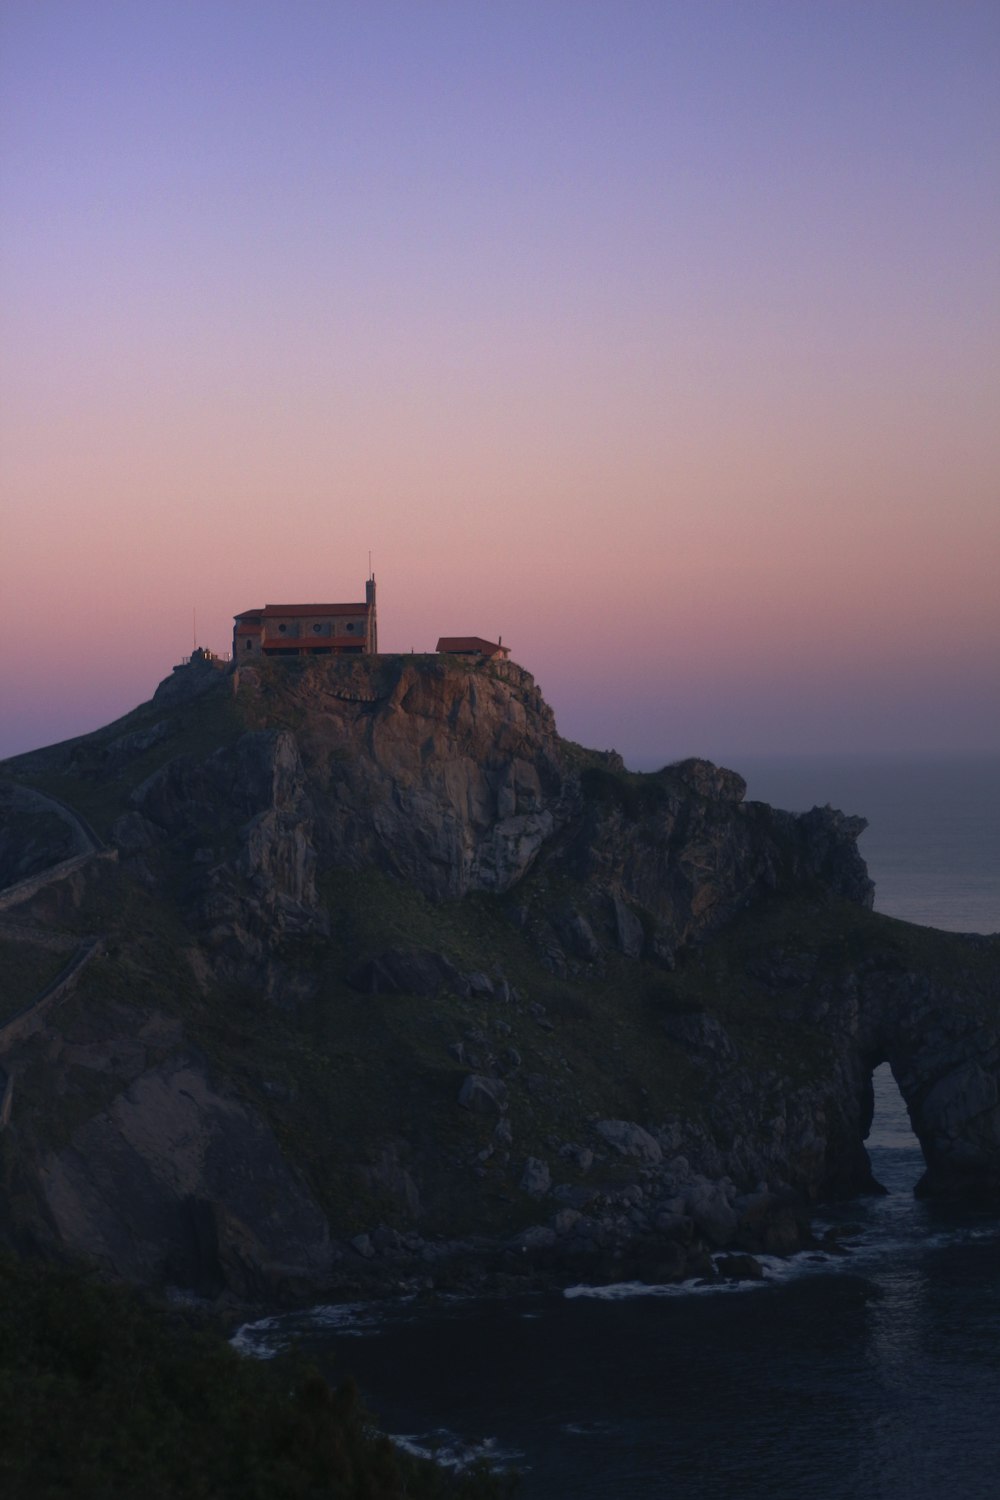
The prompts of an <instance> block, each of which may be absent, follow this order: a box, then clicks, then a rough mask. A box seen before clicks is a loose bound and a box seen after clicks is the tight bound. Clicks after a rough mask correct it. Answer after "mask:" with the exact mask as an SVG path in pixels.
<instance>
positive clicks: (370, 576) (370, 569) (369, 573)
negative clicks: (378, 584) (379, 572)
mask: <svg viewBox="0 0 1000 1500" xmlns="http://www.w3.org/2000/svg"><path fill="white" fill-rule="evenodd" d="M374 576H375V575H374V574H373V573H372V549H371V548H370V547H369V548H368V577H369V578H373V577H374Z"/></svg>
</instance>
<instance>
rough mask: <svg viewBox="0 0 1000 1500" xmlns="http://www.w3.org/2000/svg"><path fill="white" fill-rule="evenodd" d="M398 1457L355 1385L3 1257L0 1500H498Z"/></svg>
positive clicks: (492, 1485) (495, 1490) (505, 1490)
mask: <svg viewBox="0 0 1000 1500" xmlns="http://www.w3.org/2000/svg"><path fill="white" fill-rule="evenodd" d="M510 1492H511V1482H510V1481H506V1480H503V1479H500V1478H497V1477H496V1476H493V1475H491V1474H489V1473H488V1472H487V1471H486V1470H485V1469H480V1470H476V1471H467V1472H465V1473H464V1474H459V1475H456V1474H454V1473H451V1472H448V1471H445V1470H442V1469H440V1468H438V1467H437V1466H435V1465H434V1464H431V1463H428V1462H425V1461H421V1460H417V1459H412V1458H410V1457H408V1456H406V1455H405V1454H402V1453H400V1452H399V1451H398V1450H397V1449H396V1448H394V1447H393V1445H392V1444H391V1443H390V1442H389V1440H388V1439H387V1438H385V1437H383V1436H381V1435H380V1434H378V1433H377V1432H376V1431H375V1430H374V1428H373V1427H372V1424H371V1418H370V1417H369V1416H368V1414H367V1413H366V1412H365V1411H364V1409H363V1407H362V1405H361V1402H360V1400H359V1397H358V1392H357V1389H356V1387H355V1386H354V1384H353V1382H352V1381H349V1380H348V1381H345V1382H344V1383H343V1384H342V1385H341V1386H339V1387H338V1388H336V1389H333V1388H331V1387H330V1386H329V1385H328V1384H327V1382H326V1381H325V1380H324V1379H323V1378H322V1376H321V1375H319V1374H318V1373H317V1372H316V1371H315V1370H313V1369H309V1368H307V1367H304V1366H302V1365H301V1364H298V1363H295V1362H292V1361H288V1360H279V1361H273V1362H271V1363H267V1364H260V1363H256V1362H254V1361H252V1360H248V1359H245V1358H243V1357H241V1356H240V1355H238V1354H236V1353H235V1352H234V1350H233V1349H231V1348H230V1346H229V1345H228V1343H227V1342H226V1341H225V1339H224V1338H222V1337H221V1336H220V1335H219V1334H216V1333H211V1332H206V1331H205V1330H204V1329H199V1328H197V1327H194V1326H191V1325H190V1324H186V1323H184V1322H183V1321H180V1320H178V1319H176V1318H171V1317H169V1316H168V1315H167V1314H165V1313H164V1312H162V1311H159V1310H156V1309H154V1308H152V1307H150V1306H148V1305H146V1304H145V1303H144V1302H143V1301H142V1300H141V1299H140V1298H139V1297H138V1296H136V1295H135V1294H134V1293H132V1292H129V1291H126V1290H124V1289H122V1288H118V1287H108V1286H104V1285H101V1284H99V1283H97V1282H96V1281H94V1280H92V1279H89V1278H86V1277H83V1276H80V1275H78V1274H75V1273H72V1272H68V1271H62V1270H53V1269H51V1268H46V1267H40V1266H35V1265H25V1264H21V1263H18V1262H16V1261H14V1260H12V1259H10V1258H6V1257H5V1258H0V1495H3V1496H4V1500H49V1497H56V1496H66V1497H70V1496H72V1497H73V1500H119V1497H120V1500H134V1497H136V1496H141V1497H142V1500H167V1497H179V1496H183V1497H185V1500H209V1497H219V1500H224V1497H232V1500H237V1497H239V1500H403V1497H407V1500H497V1497H500V1496H502V1495H509V1494H510Z"/></svg>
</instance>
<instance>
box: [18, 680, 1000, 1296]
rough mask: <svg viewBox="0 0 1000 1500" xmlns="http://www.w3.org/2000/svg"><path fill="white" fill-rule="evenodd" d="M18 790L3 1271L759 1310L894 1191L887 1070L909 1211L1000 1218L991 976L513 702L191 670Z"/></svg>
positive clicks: (811, 858) (866, 892) (944, 938)
mask: <svg viewBox="0 0 1000 1500" xmlns="http://www.w3.org/2000/svg"><path fill="white" fill-rule="evenodd" d="M0 773H2V777H3V779H2V781H0V812H2V814H3V821H2V830H0V956H2V961H3V971H4V975H5V982H4V989H3V994H2V996H0V1098H2V1105H0V1123H2V1130H0V1151H2V1160H3V1171H4V1191H3V1195H2V1199H0V1238H2V1240H3V1241H4V1242H6V1244H7V1245H8V1246H10V1247H12V1248H14V1249H16V1250H18V1251H21V1252H28V1253H31V1254H34V1255H43V1256H47V1257H66V1256H71V1257H75V1258H83V1259H84V1260H86V1261H89V1262H91V1263H93V1264H95V1265H96V1266H98V1267H99V1268H101V1269H102V1270H104V1271H106V1272H108V1273H111V1274H112V1275H114V1276H116V1277H119V1278H123V1279H125V1280H130V1281H133V1282H135V1283H139V1284H141V1285H145V1286H150V1287H156V1288H164V1287H172V1288H178V1289H181V1290H182V1291H185V1292H188V1293H195V1294H197V1295H199V1296H202V1297H208V1298H219V1297H225V1298H230V1299H235V1300H238V1301H240V1302H244V1303H245V1302H264V1301H269V1302H273V1301H278V1300H293V1299H305V1298H308V1297H313V1296H316V1295H319V1294H323V1295H336V1294H337V1293H340V1292H342V1293H347V1292H350V1293H352V1294H356V1293H357V1292H358V1291H359V1290H360V1291H362V1292H364V1291H369V1292H372V1293H376V1292H380V1291H384V1290H386V1289H389V1288H395V1287H400V1286H407V1287H410V1286H438V1287H447V1286H475V1285H484V1284H487V1283H488V1284H493V1285H507V1284H512V1285H514V1284H523V1282H524V1280H525V1279H526V1278H529V1279H530V1278H532V1277H537V1276H544V1277H561V1278H564V1279H566V1280H569V1279H574V1280H579V1279H581V1278H584V1277H595V1276H600V1275H607V1274H613V1275H618V1276H620V1275H622V1274H646V1275H655V1276H657V1277H660V1278H664V1277H668V1278H669V1277H683V1276H689V1275H693V1274H709V1275H714V1274H718V1271H719V1265H720V1261H719V1255H718V1252H720V1251H723V1252H729V1254H730V1264H731V1268H732V1269H733V1271H734V1272H739V1271H741V1270H742V1271H743V1272H744V1273H745V1274H753V1261H752V1256H753V1255H754V1254H755V1253H759V1252H764V1251H770V1252H778V1253H782V1252H789V1251H792V1250H795V1249H796V1248H799V1247H800V1246H801V1245H802V1244H804V1243H808V1238H809V1227H808V1216H809V1211H810V1209H811V1207H812V1206H813V1205H814V1204H816V1203H818V1202H820V1201H822V1200H824V1199H830V1198H837V1197H839V1198H843V1197H847V1196H851V1195H854V1194H858V1193H864V1192H872V1191H878V1185H877V1184H876V1183H875V1182H874V1180H873V1178H872V1174H871V1168H870V1164H869V1161H868V1157H867V1154H866V1152H865V1148H864V1140H865V1137H866V1134H867V1132H868V1129H869V1126H870V1123H871V1116H872V1089H871V1075H872V1070H873V1068H874V1067H875V1066H876V1065H877V1064H879V1063H881V1062H883V1061H886V1060H887V1061H888V1062H889V1063H890V1064H891V1066H892V1070H893V1073H894V1075H895V1077H896V1079H897V1081H898V1083H899V1086H900V1089H901V1091H902V1093H903V1096H904V1098H905V1100H906V1103H907V1105H908V1108H909V1111H910V1116H911V1120H912V1122H913V1126H914V1130H915V1132H916V1134H917V1136H918V1138H919V1140H920V1144H921V1147H922V1149H923V1153H924V1157H925V1161H926V1172H925V1174H924V1178H923V1180H922V1183H921V1186H920V1191H922V1192H925V1193H927V1194H936V1195H956V1196H967V1197H972V1198H975V1199H980V1200H981V1199H984V1198H985V1199H993V1200H995V1199H996V1198H997V1197H998V1196H1000V1089H998V1078H1000V938H997V937H993V938H986V937H980V936H975V935H969V936H962V935H955V934H946V933H942V932H937V931H934V930H932V929H924V928H918V927H914V926H911V925H909V924H907V923H903V922H899V921H895V920H892V919H889V918H887V917H882V916H879V915H877V914H875V913H874V912H873V911H872V909H871V907H872V885H871V882H870V880H869V879H868V875H867V871H866V869H865V865H864V862H863V860H862V858H861V856H860V854H859V852H858V849H857V845H856V840H857V837H858V835H859V834H860V833H861V831H862V830H863V828H864V826H865V824H864V821H863V819H861V818H858V817H851V816H845V815H844V814H842V813H840V812H836V811H834V810H832V809H831V808H829V807H827V808H814V809H813V810H812V811H811V812H807V813H804V814H800V815H794V814H792V813H788V812H782V811H778V810H776V809H773V808H771V807H768V806H765V805H763V804H760V803H754V802H747V801H746V800H745V796H744V794H745V784H744V782H743V781H742V779H741V778H740V777H739V776H738V775H736V774H735V773H734V772H732V771H728V770H721V769H719V768H717V767H715V766H713V765H711V764H709V763H708V762H705V761H701V760H688V761H683V762H680V763H678V764H675V765H670V766H666V767H664V769H663V770H661V771H659V772H657V773H655V774H651V775H639V774H635V773H631V772H628V771H627V770H626V769H625V768H624V766H623V765H622V762H621V760H620V759H619V758H618V757H617V756H616V755H615V754H614V753H613V752H596V751H590V750H585V749H583V748H581V747H580V746H578V745H575V744H572V743H570V742H568V741H566V740H563V739H562V738H561V737H560V736H559V734H558V732H557V729H556V725H555V722H554V719H553V715H552V712H551V710H550V709H549V707H548V706H547V705H546V703H545V701H544V699H543V698H542V696H541V694H540V692H539V690H538V688H537V686H536V685H535V683H534V681H533V679H532V678H531V676H530V675H529V674H528V673H527V672H525V671H523V670H522V669H521V668H520V667H517V666H515V665H514V664H513V663H511V662H506V661H502V660H498V661H480V662H469V661H464V660H461V659H457V658H443V657H438V656H427V657H422V656H388V655H383V656H359V657H350V658H349V657H344V658H337V657H327V658H313V659H310V658H306V657H301V658H293V659H289V660H265V659H259V660H255V661H254V662H253V663H252V665H249V666H244V667H241V668H240V670H233V669H229V668H228V667H226V668H225V669H223V668H222V667H221V664H219V663H216V662H213V661H194V662H192V663H191V664H190V665H186V666H184V667H181V668H178V669H175V671H174V673H173V674H172V676H171V677H169V678H168V679H167V680H166V681H165V682H164V683H162V684H161V685H160V687H159V688H158V689H157V691H156V693H155V695H154V697H153V698H152V700H151V701H150V702H149V703H146V704H144V705H142V706H141V707H139V708H137V709H136V710H135V711H134V712H132V713H131V714H128V715H127V716H126V717H125V718H124V719H122V720H120V721H118V722H117V723H115V724H112V725H109V726H108V727H107V728H105V729H103V730H100V731H98V732H96V733H94V734H91V735H87V736H84V737H82V738H80V739H76V740H72V741H68V742H66V743H65V744H61V745H56V746H53V747H51V748H49V749H46V750H42V751H37V752H34V753H31V754H28V755H23V756H20V757H18V758H17V759H15V760H11V761H8V762H6V763H5V764H4V765H3V766H2V767H0ZM713 1255H714V1256H715V1259H714V1261H713V1258H712V1257H713ZM721 1265H722V1268H723V1270H725V1268H726V1265H727V1262H726V1261H725V1260H723V1261H722V1262H721Z"/></svg>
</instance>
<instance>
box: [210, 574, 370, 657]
mask: <svg viewBox="0 0 1000 1500" xmlns="http://www.w3.org/2000/svg"><path fill="white" fill-rule="evenodd" d="M377 651H378V620H377V616H376V613H375V578H374V576H372V577H371V578H369V579H368V580H367V581H366V583H365V598H364V603H357V604H265V605H264V607H263V609H247V610H244V611H243V613H242V614H239V615H237V616H236V618H235V623H234V627H233V661H234V662H237V663H239V662H241V661H253V659H254V658H255V657H258V656H345V655H354V656H359V655H362V654H365V655H373V654H374V653H375V652H377Z"/></svg>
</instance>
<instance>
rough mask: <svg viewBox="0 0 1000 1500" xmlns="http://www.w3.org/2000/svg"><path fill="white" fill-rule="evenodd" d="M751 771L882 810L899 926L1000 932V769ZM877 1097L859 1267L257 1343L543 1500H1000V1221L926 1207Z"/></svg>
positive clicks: (402, 1315)
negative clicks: (872, 1183)
mask: <svg viewBox="0 0 1000 1500" xmlns="http://www.w3.org/2000/svg"><path fill="white" fill-rule="evenodd" d="M738 769H739V770H741V771H742V772H743V774H744V775H746V776H747V778H748V783H749V790H748V795H749V796H750V797H753V798H756V799H758V800H761V801H768V802H772V803H775V804H776V805H778V806H784V807H789V808H792V809H793V810H801V809H804V808H807V807H810V806H812V805H813V804H814V803H826V802H830V803H832V804H833V805H834V806H839V807H841V808H842V809H843V810H844V811H846V812H861V813H863V814H864V815H865V816H866V817H868V819H869V822H870V827H869V829H868V830H867V831H866V832H865V834H864V835H863V836H862V842H861V849H862V852H863V854H864V855H865V857H866V859H867V860H868V862H869V868H870V870H871V873H872V876H873V878H874V879H875V881H876V908H877V909H878V910H880V911H884V912H886V913H888V914H889V915H891V916H895V917H899V918H902V919H903V920H906V921H912V922H919V923H923V924H927V925H932V926H937V927H942V928H947V929H949V930H951V931H979V932H993V931H996V930H997V929H998V928H1000V757H980V758H973V757H966V758H963V759H951V760H945V759H940V760H936V761H930V760H922V761H918V760H915V759H914V760H912V761H903V760H896V761H891V760H889V759H888V758H882V759H878V760H862V759H860V758H859V759H853V760H844V759H840V760H834V759H832V758H831V759H824V758H819V757H817V758H813V759H810V760H808V761H806V760H804V759H803V760H791V759H788V760H782V761H778V760H767V761H764V760H759V761H750V762H747V763H744V764H741V765H739V767H738ZM875 1088H876V1113H875V1120H874V1123H873V1128H872V1134H871V1136H870V1137H869V1141H868V1148H869V1152H870V1154H871V1157H872V1163H873V1167H874V1171H875V1176H876V1177H877V1178H878V1180H879V1181H880V1182H881V1183H882V1184H883V1185H884V1186H885V1187H886V1188H888V1189H889V1192H888V1194H887V1196H886V1197H884V1198H876V1199H863V1200H854V1201H851V1202H847V1203H841V1204H835V1205H830V1206H829V1207H828V1208H827V1209H826V1210H825V1218H826V1221H828V1222H830V1223H837V1224H839V1225H840V1226H841V1227H842V1228H844V1227H850V1234H849V1236H848V1243H849V1244H850V1245H851V1247H852V1248H851V1250H850V1253H849V1254H847V1255H844V1256H838V1257H833V1256H829V1255H819V1254H811V1253H806V1254H803V1255H799V1256H795V1257H793V1258H791V1259H790V1260H787V1261H781V1260H778V1259H768V1260H767V1261H766V1276H765V1280H764V1282H763V1283H751V1284H742V1285H737V1286H735V1287H734V1286H729V1285H726V1286H723V1287H703V1288H699V1287H695V1286H683V1287H676V1286H650V1285H643V1284H637V1283H626V1284H620V1285H617V1286H586V1285H584V1286H579V1287H575V1288H569V1289H567V1291H566V1292H564V1293H562V1294H556V1293H552V1294H546V1295H543V1296H536V1297H531V1298H523V1299H519V1300H514V1301H507V1302H500V1301H482V1302H476V1301H463V1300H455V1301H452V1302H445V1303H443V1304H441V1303H438V1304H436V1305H435V1306H434V1307H433V1308H426V1307H418V1306H417V1305H416V1304H415V1303H413V1302H406V1301H400V1302H398V1303H389V1304H381V1305H378V1306H369V1307H361V1306H358V1307H346V1308H345V1307H337V1308H317V1309H314V1310H312V1311H311V1312H309V1313H304V1314H302V1313H300V1314H296V1315H294V1316H284V1317H280V1318H273V1319H268V1320H266V1321H265V1322H264V1323H262V1324H257V1325H254V1326H251V1327H248V1328H246V1329H244V1330H241V1333H240V1335H238V1343H239V1345H240V1346H241V1347H243V1348H244V1349H246V1350H247V1351H248V1352H254V1353H257V1354H259V1355H262V1356H266V1355H267V1354H268V1353H270V1352H271V1351H272V1350H273V1349H275V1348H277V1347H279V1346H280V1345H282V1344H283V1343H285V1342H287V1340H288V1339H289V1338H297V1339H298V1340H299V1341H300V1342H301V1343H302V1344H303V1345H304V1347H305V1348H306V1349H307V1350H308V1351H309V1352H310V1354H311V1355H312V1356H313V1357H314V1358H315V1359H316V1360H317V1362H318V1363H320V1365H321V1366H322V1367H323V1368H324V1369H325V1370H326V1371H327V1372H328V1373H329V1375H330V1376H331V1377H332V1378H337V1377H338V1376H341V1375H343V1374H344V1373H347V1372H351V1373H353V1374H354V1375H355V1377H356V1378H357V1379H358V1381H359V1383H360V1385H361V1388H362V1391H363V1393H364V1395H365V1397H366V1399H367V1401H368V1403H369V1405H370V1407H371V1409H372V1410H373V1411H374V1412H375V1413H376V1414H377V1416H378V1419H379V1422H380V1424H381V1426H382V1427H383V1429H384V1430H385V1431H387V1432H390V1433H391V1434H393V1435H394V1437H396V1439H397V1441H399V1442H401V1443H403V1444H405V1445H408V1446H410V1447H411V1448H413V1449H415V1450H420V1451H432V1452H436V1453H437V1454H438V1455H439V1456H440V1457H442V1458H444V1459H446V1460H447V1461H453V1462H464V1461H467V1460H468V1459H469V1458H470V1457H472V1456H475V1455H478V1454H485V1455H487V1456H490V1457H492V1458H493V1459H494V1460H495V1461H496V1462H498V1463H500V1464H502V1465H509V1466H512V1467H515V1468H517V1469H518V1470H519V1471H520V1472H521V1474H522V1481H521V1487H520V1489H519V1491H518V1494H519V1496H520V1497H521V1500H716V1497H717V1500H723V1497H725V1500H733V1497H739V1500H806V1497H809V1500H848V1497H850V1500H894V1497H897V1496H898V1497H903V1496H905V1497H907V1500H942V1497H946V1500H947V1497H952V1496H954V1497H962V1500H987V1497H989V1500H994V1497H995V1496H996V1495H997V1494H998V1493H1000V1420H998V1418H1000V1394H998V1392H1000V1216H995V1215H990V1214H984V1213H972V1212H968V1213H956V1212H955V1211H953V1210H952V1211H944V1210H942V1209H940V1208H938V1207H936V1206H933V1205H930V1204H927V1203H925V1202H922V1201H918V1200H916V1199H915V1198H914V1197H913V1191H912V1190H913V1185H914V1183H915V1182H916V1180H917V1178H918V1177H919V1176H920V1173H921V1170H922V1158H921V1154H920V1148H919V1146H918V1145H917V1142H916V1140H915V1138H914V1136H913V1134H912V1132H911V1131H910V1128H909V1120H908V1118H907V1115H906V1111H905V1108H904V1106H903V1103H902V1100H901V1099H900V1097H899V1092H898V1090H897V1089H896V1086H895V1083H894V1081H893V1079H892V1075H891V1073H890V1072H889V1070H888V1067H886V1066H884V1067H882V1068H879V1069H878V1070H877V1072H876V1075H875ZM821 1222H822V1221H821Z"/></svg>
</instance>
